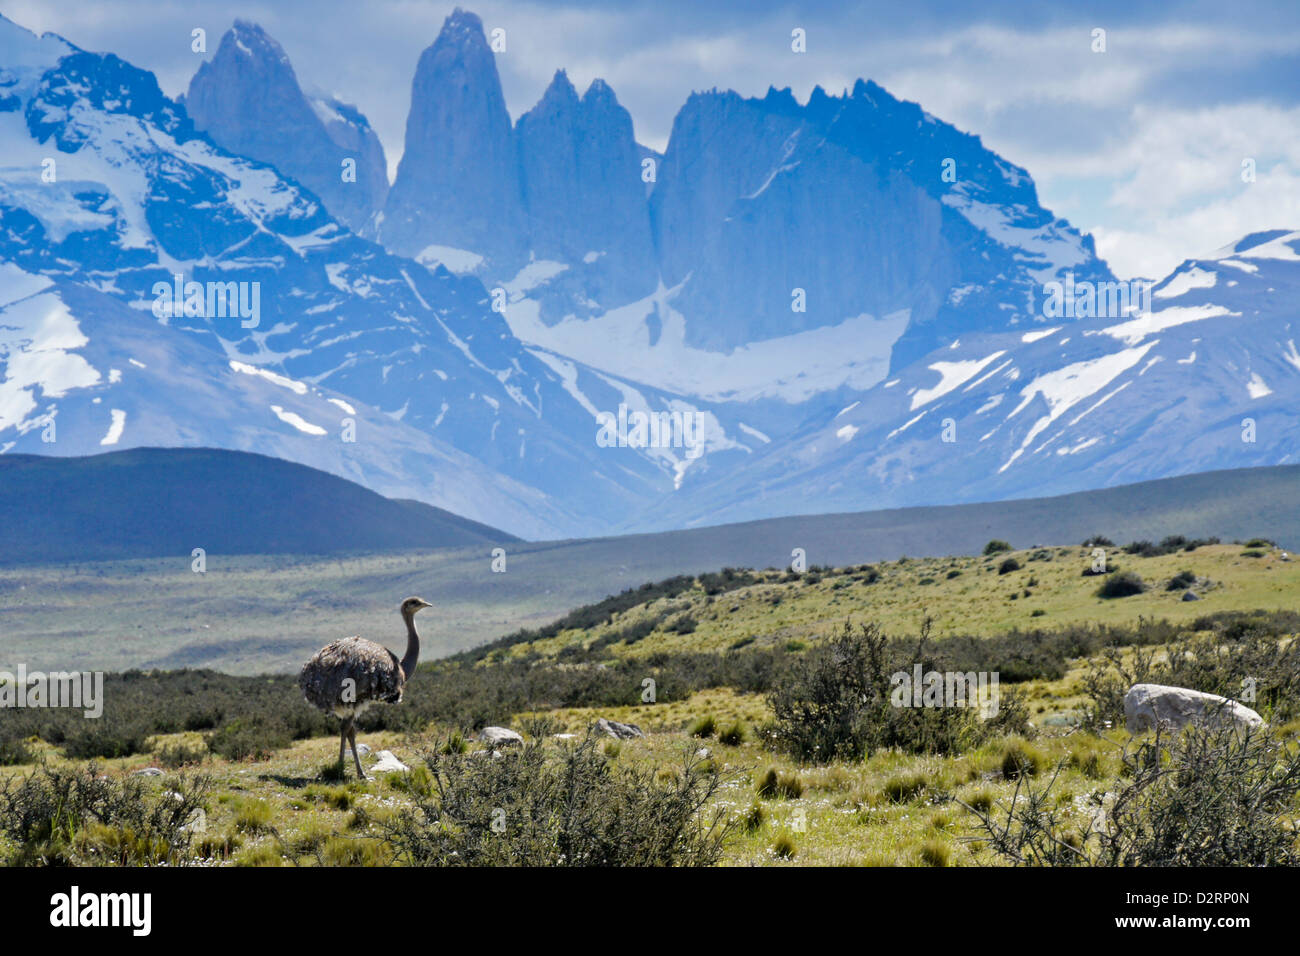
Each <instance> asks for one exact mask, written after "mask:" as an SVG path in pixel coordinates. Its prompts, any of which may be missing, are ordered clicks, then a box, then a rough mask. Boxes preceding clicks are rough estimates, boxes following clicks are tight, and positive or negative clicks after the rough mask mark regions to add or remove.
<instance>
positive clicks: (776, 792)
mask: <svg viewBox="0 0 1300 956" xmlns="http://www.w3.org/2000/svg"><path fill="white" fill-rule="evenodd" d="M755 790H756V791H757V793H758V795H759V796H760V797H762V798H763V799H764V800H778V799H780V800H798V799H799V798H800V797H802V796H803V781H802V780H800V779H799V775H798V774H797V773H790V774H785V773H778V772H777V769H776V768H775V767H769V768H768V771H767V773H765V774H763V776H762V777H761V778H759V781H758V786H757V787H756V788H755Z"/></svg>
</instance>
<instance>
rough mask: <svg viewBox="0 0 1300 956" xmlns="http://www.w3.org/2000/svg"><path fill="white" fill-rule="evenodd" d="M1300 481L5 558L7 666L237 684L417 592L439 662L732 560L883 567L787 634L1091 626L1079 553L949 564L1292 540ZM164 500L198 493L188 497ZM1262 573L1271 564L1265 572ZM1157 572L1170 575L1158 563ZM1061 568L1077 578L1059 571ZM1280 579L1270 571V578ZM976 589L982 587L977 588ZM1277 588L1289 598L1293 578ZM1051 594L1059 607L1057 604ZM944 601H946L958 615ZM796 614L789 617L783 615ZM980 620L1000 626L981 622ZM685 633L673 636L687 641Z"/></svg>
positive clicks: (3, 657)
mask: <svg viewBox="0 0 1300 956" xmlns="http://www.w3.org/2000/svg"><path fill="white" fill-rule="evenodd" d="M1298 490H1300V466H1278V467H1270V468H1251V469H1238V470H1233V471H1223V472H1209V473H1205V474H1198V475H1188V476H1184V477H1179V478H1168V479H1162V480H1159V481H1150V482H1141V483H1138V484H1133V485H1126V486H1122V487H1116V488H1108V489H1103V490H1100V491H1088V492H1080V493H1078V494H1073V495H1065V496H1060V497H1054V498H1038V499H1027V500H1022V501H1004V502H994V503H990V504H980V505H953V506H945V507H925V508H905V509H893V510H885V511H873V512H862V513H857V514H845V515H809V516H799V517H789V518H779V519H772V520H766V521H755V522H747V523H743V524H735V525H725V526H720V527H709V528H696V529H689V530H681V531H672V532H665V533H661V534H640V535H627V536H622V537H607V538H596V539H586V540H576V541H558V542H531V543H526V542H517V543H512V544H509V545H506V551H507V555H506V558H507V563H506V569H505V571H504V572H503V573H498V572H496V571H494V570H493V564H492V556H491V553H490V549H489V548H488V547H487V546H486V545H484V546H481V547H466V548H457V549H449V550H431V551H406V552H392V553H370V554H360V553H350V554H347V555H345V556H339V557H321V556H319V555H315V556H314V555H294V554H277V555H274V556H264V555H263V556H259V555H246V556H240V555H231V554H223V553H221V552H220V549H217V548H209V551H208V554H207V569H206V571H205V572H204V573H202V574H198V573H195V572H194V571H193V570H192V568H191V560H192V559H191V557H190V544H185V545H184V546H183V547H177V549H176V553H175V555H174V556H171V557H149V558H136V559H130V560H115V561H91V560H88V559H87V560H75V559H74V560H64V561H61V562H59V563H47V564H44V565H35V564H33V565H25V566H14V565H12V564H9V563H8V561H7V560H6V555H4V554H0V669H4V668H8V669H11V670H12V669H13V668H14V666H15V665H16V664H17V663H18V662H23V663H25V664H26V665H27V666H28V668H30V669H37V668H40V669H47V670H53V669H93V670H100V669H104V670H123V669H126V668H131V667H139V668H180V667H211V668H215V669H218V670H222V671H225V672H227V673H232V674H257V673H266V672H288V671H292V670H294V669H295V668H296V667H297V666H298V665H299V663H300V662H301V661H302V660H304V659H305V657H306V656H307V655H309V654H310V653H311V652H312V651H314V650H315V649H316V648H317V647H320V646H321V645H322V644H324V643H326V642H328V641H331V640H335V639H337V638H339V637H345V636H348V635H350V634H360V635H362V636H364V637H368V638H371V639H374V640H381V641H389V642H390V643H392V644H393V645H394V646H396V647H399V648H400V646H401V644H402V641H403V640H404V636H403V632H402V628H401V623H400V621H399V620H398V618H397V615H396V608H397V606H398V604H399V603H400V602H401V600H402V599H403V598H405V597H407V596H408V595H411V594H419V595H420V596H422V597H424V598H426V599H428V600H431V601H434V602H435V603H436V604H437V605H438V609H437V610H436V611H431V612H426V614H425V616H424V617H423V618H422V619H421V623H422V625H423V633H424V637H425V643H426V647H427V650H426V655H425V656H426V658H428V657H431V656H442V655H446V654H452V653H456V652H458V651H463V650H465V649H467V648H471V647H474V646H476V645H479V644H482V643H484V642H486V641H491V640H494V639H496V638H499V637H501V636H502V635H504V634H508V633H510V632H513V631H515V630H517V629H519V628H521V627H537V626H539V625H541V624H544V623H546V622H548V621H551V620H554V619H555V618H557V617H558V616H560V615H562V614H564V613H566V612H567V611H569V610H570V609H572V608H575V607H578V606H579V605H583V604H586V603H588V602H592V601H598V600H600V599H601V598H603V597H605V596H606V595H611V594H617V593H619V592H620V591H623V590H624V589H626V588H635V587H638V586H640V585H641V584H643V583H645V582H647V581H658V580H661V579H663V578H667V577H669V576H671V575H679V574H689V575H694V574H700V573H704V572H710V571H716V570H717V569H719V568H722V567H726V566H734V567H752V568H764V567H785V566H787V565H788V564H789V562H790V558H791V552H792V551H793V550H794V549H795V548H799V549H801V550H802V551H803V552H804V553H805V554H806V557H807V561H808V562H809V563H810V564H813V565H835V566H839V567H843V566H845V565H852V564H859V563H861V562H885V563H883V564H880V566H879V567H880V570H881V573H882V574H883V575H884V576H885V577H886V579H887V581H886V586H885V587H884V588H879V587H877V588H875V590H874V591H871V590H869V589H867V588H863V587H858V586H857V584H856V583H854V582H847V583H843V584H842V585H841V586H840V591H841V592H842V593H837V594H827V593H825V592H827V591H828V590H829V588H831V586H832V583H827V584H825V585H822V586H813V585H809V586H810V587H813V590H812V591H810V592H809V600H807V601H804V600H801V601H799V602H797V605H798V607H799V608H800V613H799V615H790V616H789V617H788V621H787V624H786V625H785V626H788V627H789V628H791V632H792V635H793V637H795V638H797V639H802V637H803V634H804V632H805V631H806V630H807V629H808V628H812V632H816V631H817V630H818V629H819V628H823V629H824V627H825V623H824V618H834V617H836V616H838V615H840V614H841V612H844V613H847V612H849V611H855V612H856V611H857V610H858V609H863V608H867V607H871V608H875V607H879V608H880V609H882V610H884V611H886V612H887V613H889V614H893V615H896V617H895V618H891V620H893V619H906V620H907V623H908V624H909V626H910V625H912V624H914V623H915V617H916V616H917V614H919V613H920V611H922V610H924V609H928V610H930V611H931V613H932V614H934V616H935V618H936V623H937V625H938V627H939V629H940V631H941V632H946V631H947V630H950V629H952V628H955V627H957V626H959V625H960V623H961V622H962V621H971V622H974V623H976V624H978V627H976V629H977V630H982V629H984V628H985V627H986V626H996V627H1003V626H1006V625H1014V623H1015V622H1016V621H1019V620H1021V619H1027V618H1028V617H1029V616H1030V615H1031V614H1032V613H1033V611H1034V610H1042V611H1043V615H1042V616H1043V617H1046V618H1047V619H1048V620H1051V621H1063V620H1065V619H1066V616H1068V615H1071V614H1073V615H1076V618H1079V619H1088V618H1089V616H1090V615H1092V614H1093V613H1094V612H1095V611H1097V610H1098V608H1099V607H1100V605H1097V604H1096V603H1095V602H1088V601H1085V602H1083V603H1078V602H1076V601H1075V600H1074V598H1073V596H1070V595H1068V594H1066V593H1065V591H1064V590H1062V588H1061V585H1062V583H1063V581H1057V580H1056V578H1057V574H1056V573H1055V572H1056V570H1058V569H1063V568H1065V567H1066V566H1067V565H1071V566H1073V567H1075V568H1077V567H1078V566H1079V564H1080V562H1081V560H1082V559H1081V558H1080V556H1079V555H1078V554H1077V553H1076V552H1077V548H1075V549H1074V550H1073V552H1071V553H1070V554H1068V555H1067V554H1065V553H1057V552H1061V550H1062V549H1060V548H1050V549H1046V550H1049V551H1052V552H1053V558H1052V560H1051V561H1035V562H1031V563H1027V564H1026V566H1027V567H1029V568H1031V569H1032V571H1031V573H1030V574H1018V575H1015V576H1013V577H1012V578H1011V579H1010V580H1003V579H998V580H997V581H996V582H995V581H993V578H995V577H996V572H989V571H987V570H984V569H983V568H980V569H979V570H978V572H977V571H976V567H975V566H976V564H977V563H978V561H977V559H972V558H961V557H954V558H949V559H943V558H942V556H944V555H963V554H965V555H971V554H978V553H979V551H980V549H981V548H982V547H983V546H984V543H985V542H986V541H987V540H988V539H989V538H993V537H999V538H1005V539H1007V540H1009V541H1010V542H1011V543H1012V544H1014V545H1016V546H1017V547H1019V548H1021V549H1027V553H1028V554H1029V555H1032V554H1033V553H1035V552H1036V551H1037V550H1038V549H1035V548H1030V547H1029V546H1030V545H1032V544H1034V543H1035V542H1056V543H1057V544H1062V543H1065V542H1079V541H1082V540H1084V539H1085V538H1088V537H1090V536H1092V535H1096V534H1104V535H1109V536H1110V537H1112V538H1114V539H1115V540H1116V541H1120V542H1128V541H1130V540H1133V539H1138V538H1150V539H1152V540H1158V539H1160V538H1161V537H1162V536H1164V535H1165V534H1169V533H1174V532H1176V533H1181V534H1185V535H1187V536H1189V537H1209V536H1212V535H1218V536H1221V537H1223V538H1224V540H1231V539H1232V538H1240V539H1242V540H1246V539H1248V538H1249V537H1250V536H1251V535H1255V534H1265V535H1267V536H1268V537H1271V538H1273V539H1275V540H1277V541H1278V543H1279V544H1281V545H1282V546H1284V547H1300V507H1297V504H1298V502H1300V496H1298V495H1297V491H1298ZM175 493H176V494H188V493H190V492H188V491H187V490H186V489H184V488H181V489H179V490H177V491H176V492H175ZM320 520H321V521H323V522H325V523H326V524H328V525H330V527H334V526H335V524H336V521H335V518H334V517H333V516H332V515H326V516H324V517H322V518H321V519H320ZM177 540H179V541H183V542H190V541H192V540H193V536H192V535H189V534H188V533H187V534H181V535H179V536H177ZM73 544H75V541H74V542H73ZM69 547H71V545H69ZM72 553H76V549H75V548H72ZM900 554H909V555H912V556H913V558H918V559H919V558H926V559H938V560H927V561H919V560H914V561H909V562H903V563H902V564H901V565H899V564H898V563H897V562H896V560H895V559H896V558H897V557H898V556H899V555H900ZM1238 555H1239V552H1232V551H1230V550H1229V551H1225V552H1224V557H1223V558H1222V559H1220V558H1219V557H1217V556H1216V557H1213V559H1212V560H1213V562H1214V564H1215V567H1214V568H1207V570H1205V571H1204V572H1201V573H1205V574H1209V575H1210V576H1211V577H1214V578H1215V579H1216V580H1219V581H1222V582H1223V584H1224V588H1223V589H1222V590H1220V591H1217V592H1211V593H1209V594H1207V601H1208V605H1207V606H1225V607H1226V606H1228V604H1230V603H1231V602H1239V603H1245V604H1250V603H1251V602H1256V603H1255V605H1254V606H1261V607H1273V606H1276V601H1277V597H1276V595H1275V594H1272V593H1270V587H1271V585H1270V584H1266V583H1264V582H1265V580H1266V579H1260V583H1259V587H1258V588H1257V587H1256V585H1254V584H1252V585H1250V586H1249V588H1248V590H1247V591H1241V590H1239V589H1238V588H1237V584H1236V583H1235V581H1236V578H1237V577H1238V575H1237V574H1236V572H1235V571H1234V570H1233V569H1232V568H1231V567H1230V565H1231V563H1232V561H1231V560H1230V559H1232V558H1234V557H1235V556H1238ZM1200 557H1201V555H1199V554H1198V555H1197V558H1198V559H1199V558H1200ZM1271 560H1272V559H1270V561H1271ZM1121 561H1122V559H1121ZM1166 563H1167V564H1170V565H1172V564H1176V563H1177V562H1176V561H1171V562H1166ZM1219 565H1222V573H1220V569H1219V567H1218V566H1219ZM1245 566H1246V565H1245V563H1244V562H1243V567H1245ZM1265 566H1267V567H1275V566H1276V562H1273V563H1269V562H1265ZM953 570H961V571H962V572H963V575H964V577H959V578H956V579H952V580H950V579H949V578H948V577H947V575H948V574H949V573H950V572H951V571H953ZM1193 570H1198V569H1196V568H1193ZM1038 571H1043V572H1044V574H1040V575H1039V578H1040V580H1043V581H1047V580H1048V578H1050V579H1051V583H1050V584H1045V585H1043V586H1039V585H1026V586H1027V587H1029V589H1030V590H1031V591H1033V592H1034V593H1033V596H1032V597H1031V598H1030V599H1029V600H1028V601H1027V603H1024V602H1022V601H1020V600H1017V601H1016V602H1010V600H1009V594H1010V593H1011V591H1012V587H1011V585H1012V584H1013V583H1016V584H1022V583H1023V582H1027V581H1028V579H1029V578H1030V577H1031V576H1032V573H1034V572H1038ZM1151 573H1152V574H1156V573H1164V570H1163V569H1156V568H1153V570H1152V572H1151ZM977 574H978V575H979V576H980V577H977ZM1044 575H1046V577H1045V576H1044ZM1063 577H1068V574H1065V573H1064V572H1063ZM1283 577H1285V576H1284V575H1281V574H1279V575H1275V579H1281V578H1283ZM926 578H934V580H935V583H934V584H926V585H920V584H919V582H920V581H922V580H925V579H926ZM984 578H987V579H988V582H989V584H988V586H985V585H984V584H983V583H982V581H983V579H984ZM1252 580H1253V579H1252ZM977 581H979V582H981V583H978V584H977ZM1074 583H1075V584H1076V585H1080V586H1082V585H1083V584H1086V582H1074ZM1277 583H1278V584H1279V587H1282V588H1283V589H1284V587H1285V582H1282V581H1278V582H1277ZM913 585H915V586H913ZM801 586H803V585H802V584H801ZM891 589H892V591H893V592H894V593H893V595H892V596H890V594H889V592H890V591H891ZM785 590H786V591H792V590H795V589H792V588H788V589H785ZM1022 590H1023V588H1022ZM1256 590H1258V591H1259V593H1255V591H1256ZM775 596H776V595H775V594H773V597H775ZM1058 597H1059V598H1060V599H1061V602H1063V603H1061V602H1057V598H1058ZM837 598H838V601H835V599H837ZM954 599H955V601H956V603H955V604H952V605H949V604H948V602H949V601H952V600H954ZM819 602H820V603H822V604H825V605H826V606H827V607H826V614H825V615H824V616H823V618H818V617H817V615H818V613H820V612H818V611H817V610H816V609H815V607H814V605H815V604H817V603H819ZM1224 602H1227V603H1224ZM1135 603H1136V604H1137V605H1139V606H1141V607H1142V609H1143V612H1144V613H1152V612H1159V613H1164V609H1165V607H1166V605H1170V604H1172V603H1173V601H1172V599H1169V600H1165V599H1163V598H1160V597H1159V596H1157V595H1151V596H1147V597H1144V598H1142V599H1141V600H1139V601H1137V602H1135ZM716 610H717V609H716V608H715V609H712V610H711V611H710V614H712V613H715V612H716ZM790 611H791V608H790V607H789V606H786V607H785V610H784V611H782V612H781V614H780V615H778V617H782V616H786V615H788V614H789V612H790ZM831 612H833V613H831ZM972 613H973V614H974V615H975V616H971V615H972ZM985 614H992V615H993V617H991V618H989V619H987V620H986V619H985V617H984V615H985ZM715 623H717V622H713V621H712V619H711V618H710V620H708V621H707V622H702V623H701V627H700V631H699V633H700V639H704V638H705V637H706V635H709V634H713V633H714V632H715V631H716V632H718V633H721V632H723V631H726V632H729V633H731V632H734V633H735V635H736V639H740V638H743V637H744V636H745V633H744V632H745V630H746V628H750V629H753V630H755V631H757V630H760V629H761V630H762V633H764V634H771V633H772V631H773V629H772V628H770V627H767V625H766V624H765V623H763V622H762V621H759V620H757V619H755V618H754V617H753V616H750V615H742V616H741V617H740V618H737V619H736V620H735V621H731V622H727V623H726V624H725V625H724V624H720V623H719V624H718V625H717V626H716V627H715ZM695 637H696V635H695V634H689V635H684V640H683V641H682V642H681V643H688V642H690V640H689V639H693V638H695ZM656 642H657V639H656ZM656 642H652V643H651V644H649V645H647V647H651V646H654V644H655V643H656Z"/></svg>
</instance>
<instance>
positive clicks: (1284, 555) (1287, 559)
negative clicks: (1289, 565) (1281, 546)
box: [1278, 551, 1291, 561]
mask: <svg viewBox="0 0 1300 956" xmlns="http://www.w3.org/2000/svg"><path fill="white" fill-rule="evenodd" d="M1278 557H1280V558H1281V559H1282V560H1283V561H1290V560H1291V555H1289V554H1287V553H1286V552H1285V551H1283V552H1282V553H1281V554H1280V555H1278Z"/></svg>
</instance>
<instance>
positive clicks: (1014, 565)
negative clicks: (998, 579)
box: [998, 558, 1020, 574]
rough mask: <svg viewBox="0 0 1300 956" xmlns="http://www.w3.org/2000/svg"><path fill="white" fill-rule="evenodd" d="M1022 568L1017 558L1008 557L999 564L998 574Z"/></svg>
mask: <svg viewBox="0 0 1300 956" xmlns="http://www.w3.org/2000/svg"><path fill="white" fill-rule="evenodd" d="M1019 570H1020V562H1019V561H1017V560H1016V559H1015V558H1007V559H1006V560H1005V561H1003V562H1002V563H1001V564H999V565H998V574H1010V573H1011V572H1012V571H1019Z"/></svg>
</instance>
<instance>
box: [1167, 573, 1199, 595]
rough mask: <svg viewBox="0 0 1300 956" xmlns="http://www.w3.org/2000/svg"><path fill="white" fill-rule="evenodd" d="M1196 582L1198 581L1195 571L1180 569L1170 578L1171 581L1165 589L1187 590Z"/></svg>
mask: <svg viewBox="0 0 1300 956" xmlns="http://www.w3.org/2000/svg"><path fill="white" fill-rule="evenodd" d="M1195 583H1196V572H1195V571H1179V572H1178V573H1177V574H1175V575H1174V576H1173V577H1172V578H1170V579H1169V583H1168V584H1166V585H1165V590H1166V591H1186V590H1187V589H1188V588H1190V587H1191V586H1192V585H1193V584H1195Z"/></svg>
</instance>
